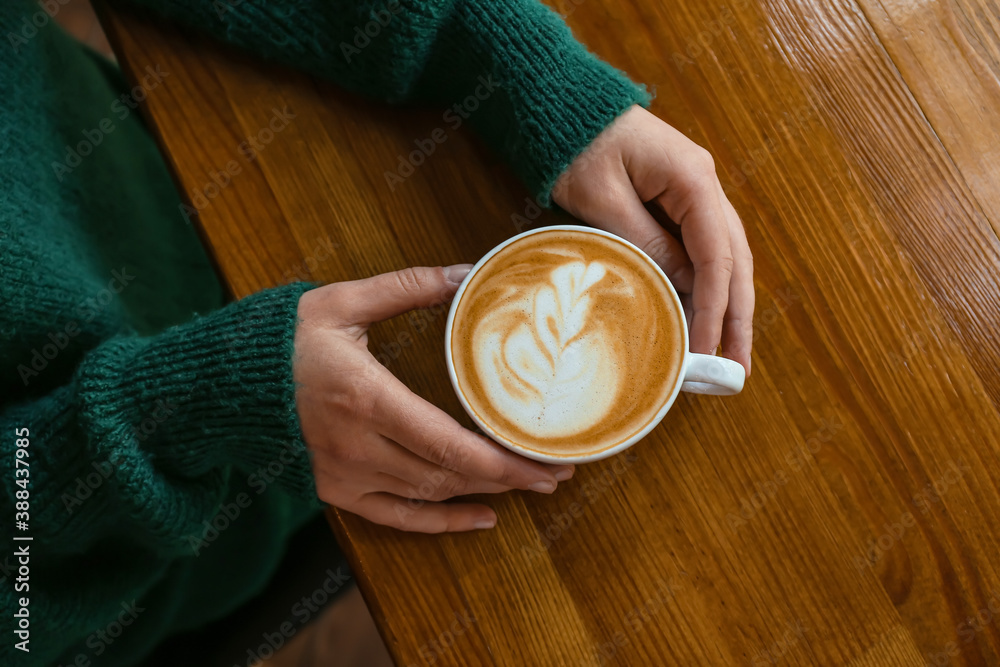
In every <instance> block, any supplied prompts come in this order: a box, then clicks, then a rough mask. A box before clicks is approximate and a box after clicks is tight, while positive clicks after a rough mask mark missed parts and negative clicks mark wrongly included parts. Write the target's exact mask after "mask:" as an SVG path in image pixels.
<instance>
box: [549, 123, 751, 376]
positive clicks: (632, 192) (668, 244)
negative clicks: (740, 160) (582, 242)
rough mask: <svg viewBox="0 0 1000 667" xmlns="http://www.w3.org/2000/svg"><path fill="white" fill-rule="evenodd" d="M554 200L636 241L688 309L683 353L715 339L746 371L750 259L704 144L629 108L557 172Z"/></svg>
mask: <svg viewBox="0 0 1000 667" xmlns="http://www.w3.org/2000/svg"><path fill="white" fill-rule="evenodd" d="M552 199H553V200H554V201H555V202H556V203H557V204H559V206H561V207H562V208H564V209H565V210H567V211H568V212H570V213H572V214H573V215H575V216H576V217H578V218H580V219H581V220H584V221H585V222H588V223H590V224H592V225H594V226H595V227H600V228H601V229H605V230H607V231H609V232H613V233H615V234H618V235H619V236H621V237H623V238H625V239H628V240H629V241H631V242H632V243H634V244H635V245H637V246H639V247H640V248H642V249H643V250H644V251H645V252H646V253H647V254H648V255H649V256H650V257H652V258H653V260H654V261H655V262H656V263H657V264H659V265H660V267H661V268H662V269H663V270H664V272H665V273H666V274H667V277H668V278H670V281H671V282H672V283H673V284H674V287H675V288H677V291H678V292H680V293H681V295H682V299H684V301H685V305H686V307H688V309H689V311H690V312H689V316H690V317H691V322H690V323H691V351H692V352H700V353H703V354H712V353H713V352H714V351H715V349H716V348H717V347H718V346H719V344H720V343H721V344H722V353H723V354H724V355H725V356H726V357H728V358H730V359H733V360H735V361H738V362H739V363H741V364H743V367H744V368H746V371H747V374H748V375H749V374H750V347H751V344H752V342H753V308H754V289H753V257H752V256H751V254H750V247H749V246H748V245H747V238H746V234H745V233H744V231H743V225H742V223H740V218H739V215H737V213H736V210H735V209H734V208H733V205H732V204H730V203H729V200H728V199H727V198H726V194H725V193H724V192H723V191H722V185H721V184H720V183H719V177H718V176H717V175H716V173H715V162H714V161H713V159H712V156H711V155H710V154H709V153H708V151H706V150H705V149H703V148H701V147H700V146H698V145H697V144H695V143H694V142H693V141H691V140H690V139H688V138H687V137H685V136H684V135H683V134H681V133H680V132H678V131H677V130H675V129H674V128H672V127H670V126H669V125H667V124H666V123H665V122H663V121H662V120H660V119H659V118H657V117H656V116H654V115H652V114H651V113H649V112H648V111H646V110H645V109H643V108H641V107H637V106H636V107H632V108H631V109H629V110H628V111H626V112H625V113H623V114H622V115H621V116H619V117H618V119H617V120H616V121H615V122H614V123H612V124H611V125H610V126H608V127H607V128H606V129H605V130H604V131H603V132H602V133H601V134H600V135H598V137H597V139H595V140H594V142H593V143H592V144H591V145H590V146H589V147H588V148H587V150H586V151H584V152H583V153H582V154H581V155H580V156H579V157H577V158H576V160H575V161H574V162H573V164H571V165H570V166H569V168H568V169H567V170H566V171H565V172H563V174H562V175H561V176H560V177H559V180H558V181H556V185H555V187H554V188H553V190H552ZM648 204H654V205H658V206H659V207H660V208H661V209H662V211H663V212H664V213H665V214H666V215H667V216H669V218H670V220H672V221H673V222H674V223H676V225H677V226H679V228H680V237H681V240H678V239H677V238H675V237H674V236H672V235H671V234H670V233H669V232H668V231H667V230H666V229H664V227H663V226H662V225H660V223H659V222H657V220H656V218H654V217H653V215H652V214H651V213H650V211H649V210H648V209H647V207H646V205H648ZM682 241H683V243H682ZM688 295H690V298H688Z"/></svg>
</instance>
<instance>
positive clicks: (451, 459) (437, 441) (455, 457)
mask: <svg viewBox="0 0 1000 667" xmlns="http://www.w3.org/2000/svg"><path fill="white" fill-rule="evenodd" d="M428 449H429V451H430V456H431V458H430V462H431V463H433V464H435V465H439V466H441V467H442V468H445V469H446V470H456V469H457V468H458V467H459V464H460V463H461V461H462V455H461V452H460V451H459V447H458V446H457V445H455V443H454V442H452V441H451V438H449V437H447V436H445V435H439V436H436V437H434V438H432V439H431V440H430V442H429V443H428Z"/></svg>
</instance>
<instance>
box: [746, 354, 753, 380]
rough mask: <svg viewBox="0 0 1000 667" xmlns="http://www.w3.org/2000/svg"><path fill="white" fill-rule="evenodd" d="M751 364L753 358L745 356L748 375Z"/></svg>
mask: <svg viewBox="0 0 1000 667" xmlns="http://www.w3.org/2000/svg"><path fill="white" fill-rule="evenodd" d="M752 365H753V358H752V357H747V376H748V377H749V375H750V367H751V366H752Z"/></svg>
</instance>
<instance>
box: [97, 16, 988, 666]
mask: <svg viewBox="0 0 1000 667" xmlns="http://www.w3.org/2000/svg"><path fill="white" fill-rule="evenodd" d="M555 5H556V6H557V8H558V9H560V10H561V11H563V12H565V13H567V14H568V22H569V23H570V24H571V25H572V27H573V28H574V30H575V31H576V33H577V35H578V36H579V37H580V38H581V39H582V40H583V41H584V42H586V43H587V44H589V45H590V46H591V47H592V48H593V49H594V50H595V51H596V52H597V53H599V54H601V55H602V56H603V57H605V58H606V59H608V60H609V61H610V62H612V63H613V64H615V65H617V66H619V67H621V68H623V69H625V70H626V71H628V72H629V73H630V74H631V75H632V76H633V77H634V78H636V79H638V80H641V81H644V82H647V83H649V84H651V85H652V86H655V89H656V93H657V98H656V102H655V104H654V106H653V110H654V111H655V112H656V113H657V114H659V115H660V116H662V117H663V118H664V119H666V120H667V121H668V122H670V123H671V124H673V125H674V126H676V127H678V128H679V129H681V130H682V131H684V132H685V133H687V134H688V135H689V136H691V137H692V138H693V139H694V140H696V141H697V142H699V143H700V144H702V145H704V146H706V147H707V148H709V149H710V150H711V151H712V153H713V154H714V155H715V157H716V159H717V162H718V168H719V171H720V174H721V175H722V180H723V184H724V186H725V188H726V190H727V192H728V194H729V196H730V198H731V199H732V201H733V203H734V205H735V206H736V208H737V209H738V210H739V212H740V213H741V215H742V216H743V220H744V222H745V224H746V227H747V233H748V235H749V238H750V243H751V246H752V248H753V251H754V256H755V259H756V286H757V298H758V310H757V317H756V325H755V331H756V342H755V347H754V365H753V370H754V372H753V376H752V378H751V379H750V381H749V382H748V384H747V387H746V389H745V390H744V392H743V393H742V394H741V395H740V396H738V397H735V398H731V399H720V398H708V397H691V396H683V397H682V398H681V399H680V400H679V401H678V403H677V405H676V406H675V408H674V409H673V411H672V412H671V413H670V415H669V416H668V418H667V419H666V420H665V421H664V422H663V424H662V425H661V426H660V427H659V428H658V429H657V430H656V431H655V432H654V433H653V434H652V435H651V436H650V437H648V438H647V439H646V440H645V441H644V442H642V443H640V444H639V445H638V446H636V447H634V448H633V449H632V450H631V451H630V453H629V454H628V455H622V456H619V457H617V458H614V459H612V460H607V461H604V462H601V463H599V464H593V465H588V466H584V467H582V468H581V469H580V470H579V471H578V473H577V475H576V477H575V479H574V480H572V481H571V482H569V483H565V484H562V485H561V486H560V489H559V491H558V492H557V493H556V494H555V495H554V496H552V497H543V496H539V495H537V494H527V493H510V494H507V495H505V496H503V497H496V498H490V499H489V502H490V503H491V504H492V505H493V506H494V507H495V508H496V509H497V512H498V514H499V517H500V524H499V527H498V528H497V529H496V530H493V531H490V532H484V533H479V534H474V535H471V534H466V535H450V536H442V537H432V536H421V535H411V534H404V533H400V532H396V531H394V530H391V529H387V528H381V527H378V526H374V525H371V524H369V523H366V522H365V521H362V520H359V519H357V518H356V517H354V516H351V515H349V514H346V513H343V512H338V511H335V510H331V511H330V521H331V524H332V525H333V526H334V529H335V530H336V532H337V535H338V536H339V539H340V542H341V544H342V545H343V547H344V548H345V550H346V551H347V552H348V553H349V555H350V558H351V561H352V563H353V565H354V568H355V571H356V573H357V575H358V579H359V581H360V584H361V588H362V591H363V593H364V595H365V598H366V600H367V601H368V604H369V606H370V607H371V609H372V612H373V614H374V615H375V617H376V619H377V621H378V623H379V625H380V627H381V631H382V633H383V636H384V638H385V640H386V643H387V644H388V646H389V648H390V650H391V652H392V654H393V655H394V657H395V659H396V660H397V661H398V663H399V664H400V665H430V664H435V665H441V664H448V665H584V664H589V665H599V664H620V665H670V664H681V665H704V664H719V665H736V664H752V665H765V664H786V665H803V664H817V665H829V664H851V665H918V664H924V663H925V662H926V663H928V664H932V665H943V664H962V665H996V664H1000V613H998V612H1000V569H998V562H1000V560H998V555H1000V539H998V535H1000V531H998V530H997V528H998V524H1000V494H998V491H997V489H998V483H1000V466H998V457H997V449H998V443H1000V415H998V405H1000V374H998V370H997V369H998V368H1000V342H998V340H997V330H998V325H1000V295H998V294H1000V292H998V287H1000V280H998V272H1000V241H998V238H997V230H998V229H1000V186H998V183H1000V181H998V177H1000V139H998V137H1000V132H998V129H997V128H1000V84H998V81H1000V38H998V35H1000V10H998V8H997V6H996V5H995V4H991V3H987V2H986V1H985V0H942V1H941V2H937V3H933V2H918V1H917V0H891V1H890V0H837V1H835V2H831V1H830V0H770V1H769V2H750V1H749V0H720V1H719V2H711V3H706V2H703V1H702V0H675V1H673V2H670V3H662V2H654V1H653V0H644V1H640V0H589V1H586V2H581V1H580V0H576V1H575V2H570V1H568V0H561V1H559V2H556V3H555ZM106 24H107V27H108V29H109V31H110V32H111V34H112V39H113V43H115V44H116V45H117V51H118V54H119V55H120V58H121V60H122V64H123V65H124V67H125V69H126V71H127V72H129V73H131V74H132V75H136V74H140V73H141V72H142V70H143V69H144V68H145V67H146V66H147V65H151V66H152V65H157V64H158V65H160V66H161V67H162V69H164V70H166V71H167V72H169V76H168V77H167V78H166V79H165V80H164V82H163V84H162V88H161V89H158V90H156V91H154V92H153V93H151V94H150V96H149V99H148V102H147V104H146V112H147V114H148V118H150V119H151V121H152V126H153V128H154V131H155V132H156V134H157V135H158V137H159V139H160V141H161V144H162V146H163V148H164V151H165V153H166V154H167V156H168V158H169V161H170V163H171V164H172V166H173V169H174V171H175V173H176V174H177V177H178V179H179V182H180V186H181V188H182V189H183V191H184V192H185V193H186V195H187V197H188V198H189V199H190V200H196V199H197V198H198V197H199V196H206V191H207V194H209V195H213V196H211V197H210V198H209V199H208V200H206V201H207V204H206V206H205V207H204V208H203V210H202V211H201V213H200V215H199V216H198V217H197V218H196V220H197V223H198V225H199V229H200V230H201V231H202V233H203V234H204V237H205V241H206V242H207V243H208V245H209V246H210V247H211V248H212V251H213V252H214V255H215V258H216V259H217V261H218V265H219V268H220V271H221V273H222V275H223V276H224V278H225V280H226V282H227V283H228V285H229V287H230V289H231V290H232V292H233V293H234V295H236V296H243V295H246V294H249V293H251V292H253V291H254V290H257V289H260V288H263V287H267V286H269V285H274V284H277V283H281V282H285V281H287V280H290V279H294V277H296V276H299V277H303V278H310V279H313V280H324V281H334V280H343V279H349V278H356V277H360V276H368V275H371V274H375V273H378V272H382V271H388V270H390V269H398V268H401V267H405V266H408V265H415V264H425V265H434V264H448V263H453V262H459V261H474V260H475V259H477V258H478V257H479V256H480V255H481V254H483V253H484V252H485V251H486V250H488V249H489V248H490V247H492V246H493V245H494V244H496V243H497V242H499V241H501V240H503V239H504V238H507V237H509V236H511V235H512V234H513V233H514V232H515V231H517V230H516V229H515V225H514V223H513V222H512V215H515V214H519V215H524V214H525V209H526V207H527V203H526V192H525V191H524V190H523V189H522V188H521V187H520V186H519V185H518V184H517V183H516V182H515V181H514V180H513V179H512V178H511V176H510V175H509V174H508V172H507V170H506V168H505V167H504V166H503V165H502V164H500V163H499V162H498V161H497V159H496V158H495V157H494V156H493V155H491V154H490V153H488V152H487V151H486V150H485V149H484V148H483V147H482V145H481V144H480V143H479V142H478V141H477V140H476V139H475V138H474V137H472V136H471V135H469V134H467V133H465V132H464V131H461V132H453V133H450V134H449V137H448V141H447V142H446V143H444V144H442V145H440V146H439V147H438V148H437V152H436V153H435V154H434V155H432V156H431V157H430V158H428V159H427V160H426V163H425V164H424V165H422V166H421V167H420V168H419V169H417V170H416V171H415V173H414V174H413V175H412V176H410V177H409V178H407V179H406V181H405V182H404V183H402V184H400V185H398V186H397V187H396V188H395V189H394V190H390V188H389V187H387V184H386V180H385V177H384V172H386V171H387V170H391V169H394V168H395V166H396V165H397V156H398V155H400V154H402V153H406V152H409V151H411V150H412V149H413V142H414V140H415V139H420V138H423V137H426V136H429V135H430V133H431V132H432V131H433V130H434V129H435V128H437V127H439V126H441V111H440V110H433V109H431V110H424V111H419V112H414V111H410V110H392V109H389V108H386V107H383V106H380V105H378V104H373V103H369V102H366V101H363V100H360V99H358V98H356V97H353V96H351V95H348V94H344V93H342V92H340V91H338V90H336V89H334V88H333V87H331V86H328V85H323V84H318V83H316V82H314V81H312V80H310V79H308V78H307V77H305V76H302V75H299V74H296V73H293V72H290V71H286V70H284V69H279V68H276V67H272V66H265V65H262V64H261V63H259V62H256V61H254V60H253V59H251V58H249V57H245V56H243V55H239V54H236V53H234V52H232V51H230V50H227V49H225V48H221V47H218V46H215V45H212V44H210V43H209V42H208V41H206V40H204V39H202V38H200V37H194V36H191V35H187V34H182V33H181V32H179V31H178V30H176V29H175V28H173V27H170V26H168V25H164V24H163V22H162V21H152V22H151V21H148V20H145V19H142V18H138V17H133V16H127V15H117V14H109V15H108V16H106ZM286 108H287V109H288V110H289V111H291V112H292V113H294V118H292V119H291V120H289V121H288V122H287V124H285V126H284V127H283V128H282V129H281V130H280V131H278V132H275V133H273V134H271V135H270V136H269V135H268V133H267V132H265V131H264V130H263V128H266V127H267V125H268V123H269V122H271V119H272V116H273V114H274V113H275V111H274V110H278V111H279V112H281V111H283V110H284V109H286ZM249 136H256V137H258V138H259V139H260V141H261V143H262V144H263V145H264V147H263V149H262V150H260V151H258V152H257V157H256V159H255V160H253V161H247V160H246V159H244V156H242V154H241V152H240V150H239V149H238V146H239V145H240V143H241V142H243V141H244V140H245V138H246V137H249ZM265 139H267V142H266V143H265V142H264V140H265ZM234 160H235V161H237V163H238V164H239V165H240V166H241V168H242V169H241V173H240V174H238V175H236V176H234V177H232V178H231V183H230V184H229V185H228V186H227V187H224V188H221V190H219V189H216V188H213V186H211V183H212V174H213V173H215V172H220V171H222V170H224V169H225V168H226V165H227V164H228V163H230V161H234ZM529 212H531V211H529ZM562 219H563V218H560V217H559V216H558V215H555V214H550V213H545V214H543V215H542V216H541V218H539V219H538V220H536V221H535V223H536V224H544V223H550V222H553V221H556V220H562ZM326 247H332V248H334V251H333V252H332V253H330V252H328V251H327V250H326V249H325V248H326ZM422 321H423V322H425V323H426V326H423V325H420V326H417V325H415V324H414V323H413V322H412V321H409V320H406V319H405V318H400V319H398V320H396V321H393V322H391V323H389V324H388V325H386V326H382V327H379V328H378V329H377V330H376V335H375V337H374V342H373V343H372V347H373V350H374V351H376V352H379V351H386V352H387V354H388V357H387V358H388V359H389V367H390V368H391V369H392V371H393V372H394V373H396V374H397V375H398V376H399V377H400V378H402V379H403V380H404V381H405V382H406V383H407V384H408V385H409V386H411V387H412V388H413V389H414V390H415V391H417V392H418V393H420V394H422V395H423V396H425V397H427V398H429V399H430V400H432V401H433V402H435V403H437V404H438V405H441V406H443V407H444V408H446V409H448V410H449V411H450V412H451V413H452V414H454V415H461V414H462V413H461V410H460V407H459V404H458V402H457V400H456V399H455V398H454V396H453V394H452V391H451V389H450V386H449V384H448V381H447V378H446V374H445V367H444V359H443V354H442V350H441V347H442V334H443V327H444V317H443V316H442V314H441V313H440V312H438V313H431V314H430V315H428V317H426V318H425V319H424V320H422ZM394 343H403V344H401V345H399V346H398V347H397V346H394ZM383 346H385V347H383ZM465 423H469V421H468V420H465ZM949 660H950V661H951V662H950V663H949V662H948V661H949Z"/></svg>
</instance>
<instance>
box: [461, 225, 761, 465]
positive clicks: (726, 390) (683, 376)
mask: <svg viewBox="0 0 1000 667" xmlns="http://www.w3.org/2000/svg"><path fill="white" fill-rule="evenodd" d="M555 230H564V231H574V232H584V233H587V234H598V235H600V236H606V237H608V238H612V239H615V240H617V241H620V242H621V243H623V244H624V245H626V246H627V247H629V248H631V249H632V250H634V251H635V252H636V253H637V254H638V256H639V257H641V258H642V259H643V260H645V261H646V262H648V263H649V265H650V266H651V267H652V268H653V269H654V270H655V272H656V275H658V276H659V277H660V279H662V280H663V284H664V285H666V287H667V294H668V295H669V298H670V299H672V300H673V303H672V304H671V305H672V306H673V307H674V308H675V309H676V311H677V312H678V313H680V317H679V318H678V319H679V320H680V321H681V323H682V339H681V341H682V342H681V349H683V350H684V360H683V362H682V365H681V372H680V374H679V375H678V381H677V384H676V385H675V386H674V388H673V390H672V391H671V392H670V395H669V396H668V398H667V399H666V400H665V401H664V402H663V405H662V406H661V407H660V409H659V411H657V413H656V416H655V417H654V418H653V419H652V420H651V421H650V422H649V423H648V424H647V425H646V427H645V428H643V429H642V430H641V431H639V432H638V433H635V434H634V435H632V436H631V437H629V438H628V439H627V440H624V441H622V442H620V443H617V444H616V445H614V446H613V447H603V448H598V449H599V451H596V452H594V453H592V454H582V455H581V454H576V455H572V456H557V455H554V454H543V453H540V452H536V451H534V450H530V449H526V448H524V447H521V446H519V445H518V444H517V443H514V442H511V441H509V440H507V439H506V438H504V437H503V436H502V435H500V434H499V433H497V432H496V431H495V430H494V429H493V428H492V427H491V426H490V424H488V423H486V422H484V421H483V420H482V419H480V418H479V416H478V415H477V414H476V413H475V411H474V410H473V409H472V407H471V406H470V405H469V402H468V401H467V400H466V398H465V394H464V393H463V392H462V389H461V387H460V386H459V383H458V376H457V374H456V373H455V360H454V358H453V357H452V352H451V347H452V346H451V336H452V331H453V329H454V325H455V311H456V310H457V309H458V304H459V303H460V302H461V300H462V295H463V294H465V288H466V287H467V286H468V285H469V282H470V281H471V280H472V278H473V276H475V275H476V273H478V272H479V269H481V268H482V267H483V266H484V265H485V264H486V263H487V262H488V261H490V259H492V258H493V257H494V256H495V255H496V254H497V253H499V252H501V251H502V250H503V249H504V248H506V247H507V246H509V245H510V244H512V243H514V242H515V241H517V240H518V239H522V238H524V237H526V236H531V235H532V234H544V233H545V232H550V231H555ZM444 341H445V343H444V344H445V359H446V360H447V363H448V375H449V376H450V377H451V385H452V387H454V388H455V393H456V394H457V395H458V400H459V401H461V403H462V407H463V408H464V409H465V411H466V412H467V413H468V414H469V416H470V417H472V419H473V421H475V422H476V424H478V425H479V428H481V429H482V430H483V432H484V433H486V435H488V436H489V437H490V438H492V439H493V440H495V441H497V442H499V443H500V444H501V445H503V446H504V447H507V448H508V449H510V450H512V451H515V452H517V453H518V454H521V455H522V456H525V457H527V458H529V459H534V460H536V461H543V462H546V463H587V462H589V461H597V460H600V459H603V458H607V457H609V456H613V455H615V454H618V453H619V452H622V451H624V450H626V449H628V448H629V447H631V446H632V445H634V444H635V443H637V442H639V441H640V440H642V439H643V438H644V437H646V435H647V434H649V432H650V431H652V430H653V429H654V428H656V426H657V425H658V424H659V423H660V421H662V420H663V417H664V416H665V415H666V414H667V411H668V410H670V406H672V405H673V404H674V401H675V400H676V399H677V395H678V393H680V392H681V391H686V392H689V393H692V394H713V395H716V396H732V395H734V394H738V393H740V391H742V389H743V382H744V381H745V380H746V371H745V370H744V368H743V366H742V365H740V364H738V363H736V362H735V361H732V360H730V359H725V358H723V357H716V356H712V355H708V354H695V353H693V352H690V351H689V347H690V338H689V334H688V327H687V318H685V317H684V308H683V306H682V305H681V300H680V297H678V296H677V292H676V290H674V286H673V285H671V284H670V281H669V280H668V279H667V276H666V275H665V274H664V273H663V271H662V270H661V269H660V267H659V266H657V264H656V263H655V262H654V261H653V260H652V259H650V258H649V256H648V255H646V253H644V252H643V251H641V250H639V248H637V247H636V246H634V245H632V244H631V243H629V242H628V241H626V240H625V239H623V238H621V237H619V236H616V235H615V234H612V233H610V232H606V231H603V230H600V229H594V228H592V227H580V226H577V225H556V226H552V227H541V228H539V229H533V230H531V231H528V232H524V233H523V234H518V235H517V236H513V237H511V238H509V239H507V240H506V241H504V242H503V243H501V244H500V245H498V246H497V247H495V248H493V250H491V251H489V252H488V253H486V255H485V256H484V257H483V258H482V259H480V260H479V261H478V262H477V263H476V265H475V266H473V267H472V270H471V271H470V272H469V275H468V276H466V278H465V280H463V281H462V284H461V285H460V286H459V288H458V292H457V293H456V294H455V299H454V300H453V301H452V303H451V309H450V310H449V312H448V323H447V325H446V327H445V335H444Z"/></svg>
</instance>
